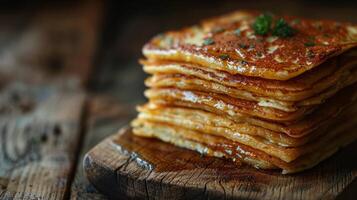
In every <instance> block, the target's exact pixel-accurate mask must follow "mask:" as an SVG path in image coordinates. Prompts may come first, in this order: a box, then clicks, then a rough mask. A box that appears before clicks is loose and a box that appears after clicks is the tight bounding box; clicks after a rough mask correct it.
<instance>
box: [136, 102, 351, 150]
mask: <svg viewBox="0 0 357 200" xmlns="http://www.w3.org/2000/svg"><path fill="white" fill-rule="evenodd" d="M355 104H356V103H355ZM137 109H138V112H139V115H138V118H139V119H143V120H149V121H156V122H161V123H167V124H172V125H174V126H178V127H183V128H187V129H192V130H196V131H200V132H203V133H207V134H213V135H218V136H223V137H226V138H227V139H230V140H233V141H235V140H236V141H238V142H241V143H244V144H245V142H244V141H251V140H252V139H253V140H258V142H263V143H265V144H273V145H275V146H281V147H298V146H302V145H304V144H306V143H308V142H311V141H313V140H314V139H315V138H318V137H320V136H321V137H323V136H324V134H325V133H326V131H327V130H328V129H329V127H331V126H334V125H338V124H339V123H343V122H344V121H343V120H344V119H345V118H348V117H352V118H353V117H355V116H357V105H355V106H351V107H350V108H349V109H347V110H345V111H344V112H343V113H341V115H339V116H338V117H336V119H334V118H332V119H331V120H329V123H327V124H326V125H324V126H323V127H321V128H319V129H318V130H316V131H314V132H312V133H310V134H308V135H306V136H304V137H301V138H293V137H290V136H288V135H286V134H285V133H279V132H275V131H271V130H269V129H265V128H262V127H258V126H254V125H252V124H249V123H244V122H243V123H238V122H234V121H233V120H230V119H229V118H227V117H225V116H220V115H217V114H214V113H210V112H206V111H202V110H197V109H189V108H182V107H163V106H158V105H155V104H152V103H148V104H145V105H143V106H139V107H137ZM242 140H243V141H242ZM252 145H254V143H253V144H251V146H252Z"/></svg>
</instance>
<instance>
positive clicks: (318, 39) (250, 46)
mask: <svg viewBox="0 0 357 200" xmlns="http://www.w3.org/2000/svg"><path fill="white" fill-rule="evenodd" d="M259 14H260V13H256V12H242V11H238V12H234V13H232V14H229V15H226V16H222V17H218V18H214V19H211V20H208V21H204V22H202V23H201V24H199V25H198V26H193V27H189V28H184V29H181V30H178V31H170V32H167V33H165V34H160V35H159V36H157V37H155V38H153V39H152V40H151V41H150V42H149V43H147V44H146V45H145V46H144V49H143V53H144V55H145V56H146V57H147V58H149V59H153V60H174V61H182V62H190V63H194V64H199V65H202V66H204V67H207V68H210V69H216V70H221V71H225V72H228V73H230V74H241V75H244V76H254V77H261V78H264V79H275V80H288V79H291V78H293V77H296V76H298V75H300V74H302V73H304V72H306V71H308V70H310V69H312V68H314V67H316V66H318V65H320V64H321V63H323V62H325V61H326V60H328V59H329V58H331V57H334V56H337V55H340V54H342V53H343V52H345V51H347V50H349V49H351V48H353V47H356V46H357V26H356V25H353V24H350V23H340V22H334V21H327V20H308V19H301V18H300V19H299V20H300V22H299V23H294V20H296V18H295V17H289V16H273V19H274V20H276V19H279V18H283V19H285V21H286V22H287V23H288V24H290V25H291V26H292V28H293V29H295V30H296V34H295V35H294V37H291V38H280V37H275V36H272V35H271V34H270V33H268V35H263V36H262V35H257V34H254V30H253V28H252V25H251V24H252V23H254V21H255V19H256V17H257V16H258V15H259ZM237 29H238V30H239V34H238V35H237V34H236V32H235V31H236V30H237ZM216 30H219V31H216ZM207 38H210V39H211V40H212V42H211V43H210V44H207V45H206V44H205V42H204V41H205V39H207ZM311 38H314V42H315V45H314V46H310V45H306V44H307V43H308V42H310V41H311ZM223 55H224V56H223Z"/></svg>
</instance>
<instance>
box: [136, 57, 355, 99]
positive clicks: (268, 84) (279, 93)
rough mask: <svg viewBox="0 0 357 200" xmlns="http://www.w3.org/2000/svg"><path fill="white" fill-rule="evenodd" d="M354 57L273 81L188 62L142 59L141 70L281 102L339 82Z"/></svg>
mask: <svg viewBox="0 0 357 200" xmlns="http://www.w3.org/2000/svg"><path fill="white" fill-rule="evenodd" d="M356 58H357V56H354V59H349V60H348V61H340V62H338V63H340V64H338V63H337V61H330V63H328V64H325V65H322V66H320V67H317V68H316V69H313V70H311V71H309V72H307V73H305V74H303V75H301V76H298V77H296V78H293V79H290V80H287V81H276V80H267V79H261V78H255V77H246V76H242V75H232V74H229V73H227V72H224V71H218V70H212V69H209V68H202V67H200V66H198V65H194V64H188V63H173V62H171V63H168V62H163V63H160V62H145V61H142V64H143V65H144V71H145V72H147V73H149V74H181V75H186V76H193V77H196V78H199V79H203V80H207V81H211V82H214V83H218V84H221V85H225V86H227V87H231V88H235V89H237V90H245V91H247V92H251V93H252V94H255V95H257V96H265V97H271V98H273V99H276V100H281V101H301V100H305V99H307V98H310V97H312V96H314V95H316V94H318V93H321V92H322V91H324V90H326V89H328V88H329V87H331V86H334V85H336V84H340V82H341V81H343V80H344V78H345V77H346V76H348V75H349V73H350V70H353V69H355V68H356V67H357V59H356Z"/></svg>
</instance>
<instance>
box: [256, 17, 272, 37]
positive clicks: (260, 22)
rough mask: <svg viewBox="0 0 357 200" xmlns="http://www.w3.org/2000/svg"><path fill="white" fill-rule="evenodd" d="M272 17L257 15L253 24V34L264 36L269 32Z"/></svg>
mask: <svg viewBox="0 0 357 200" xmlns="http://www.w3.org/2000/svg"><path fill="white" fill-rule="evenodd" d="M272 19H273V17H272V16H271V15H270V14H262V15H259V16H258V17H257V18H256V19H255V22H254V24H253V29H254V32H255V34H258V35H265V34H267V33H268V32H269V30H270V26H271V22H272Z"/></svg>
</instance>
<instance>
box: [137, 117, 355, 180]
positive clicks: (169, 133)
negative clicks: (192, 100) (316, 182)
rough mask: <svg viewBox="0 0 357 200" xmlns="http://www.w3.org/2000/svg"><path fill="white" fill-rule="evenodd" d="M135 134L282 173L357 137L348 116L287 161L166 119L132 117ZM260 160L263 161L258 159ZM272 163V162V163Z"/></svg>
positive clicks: (295, 169)
mask: <svg viewBox="0 0 357 200" xmlns="http://www.w3.org/2000/svg"><path fill="white" fill-rule="evenodd" d="M132 125H133V127H134V129H133V132H134V134H137V135H139V136H146V137H156V138H159V139H162V140H164V141H166V142H170V143H173V144H175V145H177V146H181V147H185V148H190V149H193V150H199V152H201V153H205V154H208V155H211V156H218V157H222V156H224V157H227V158H230V159H232V160H235V159H240V160H242V161H243V162H246V163H248V164H250V165H253V166H255V167H258V168H264V169H267V168H268V169H269V168H275V167H278V168H281V169H282V173H284V174H286V173H295V172H298V171H302V170H305V169H308V168H311V167H313V166H315V165H317V164H318V163H319V162H321V161H322V160H324V159H325V158H327V157H329V156H330V155H332V154H333V153H334V152H336V151H337V150H338V148H340V147H342V146H345V145H347V144H349V143H351V142H352V141H354V140H355V139H356V138H357V133H356V132H355V131H351V130H353V128H356V123H355V120H351V119H347V121H346V123H344V124H343V125H342V126H339V127H335V128H334V129H333V130H331V131H330V132H331V135H334V136H335V137H332V138H331V137H326V138H323V139H322V140H319V141H318V142H317V143H318V144H317V145H316V146H318V147H316V148H317V149H318V150H314V149H310V152H309V153H308V154H305V155H304V156H301V157H300V158H298V159H296V160H294V161H293V162H284V161H282V160H281V159H279V158H276V157H274V156H270V155H269V154H267V153H265V152H262V151H260V150H257V149H254V148H252V147H249V146H247V145H244V144H241V143H238V142H233V141H230V140H227V139H225V138H223V137H217V136H213V135H209V134H202V133H200V132H197V131H192V130H188V129H184V128H180V127H175V126H169V125H167V124H163V123H153V122H149V121H137V120H135V121H133V123H132ZM190 141H194V143H195V144H196V145H199V148H198V149H197V146H196V147H194V146H190V145H187V146H186V145H183V144H185V142H190ZM258 161H260V162H258ZM269 163H270V164H269Z"/></svg>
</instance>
